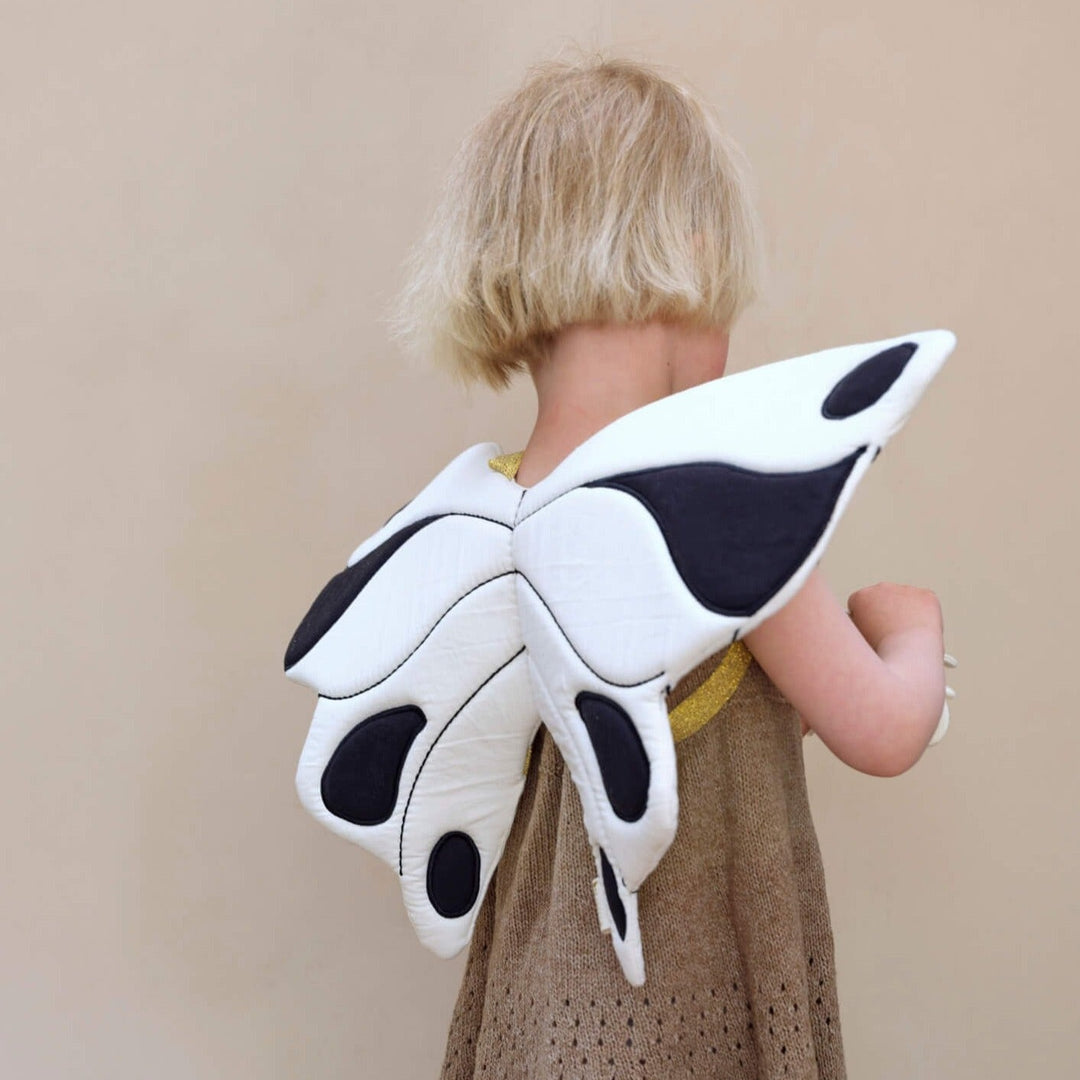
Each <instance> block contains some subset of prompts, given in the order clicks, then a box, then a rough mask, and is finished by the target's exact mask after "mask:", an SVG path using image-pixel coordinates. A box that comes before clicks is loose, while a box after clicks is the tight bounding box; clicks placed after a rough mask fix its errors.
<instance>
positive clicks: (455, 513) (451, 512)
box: [381, 502, 513, 529]
mask: <svg viewBox="0 0 1080 1080" xmlns="http://www.w3.org/2000/svg"><path fill="white" fill-rule="evenodd" d="M411 504H413V503H411V502H406V503H405V505H404V507H402V510H405V509H407V508H408V507H410V505H411ZM401 512H402V511H401V510H399V511H396V512H395V513H394V514H392V515H391V516H390V517H388V518H387V521H386V522H384V523H383V525H382V526H381V528H383V529H384V528H386V527H387V525H389V524H390V523H391V522H392V521H393V519H394V518H395V517H396V516H397V514H400V513H401ZM438 516H440V517H477V518H480V521H482V522H490V523H491V524H492V525H500V526H501V527H502V528H504V529H513V525H508V524H507V523H505V522H500V521H498V519H497V518H495V517H488V516H487V515H486V514H470V513H469V512H468V511H465V510H447V511H444V512H442V513H440V514H438ZM407 527H408V526H404V525H403V526H402V528H407Z"/></svg>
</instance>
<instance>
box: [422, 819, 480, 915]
mask: <svg viewBox="0 0 1080 1080" xmlns="http://www.w3.org/2000/svg"><path fill="white" fill-rule="evenodd" d="M479 893H480V852H479V850H478V849H477V847H476V844H475V843H473V839H472V837H471V836H469V835H468V833H463V832H448V833H444V834H443V835H442V836H440V837H439V839H438V840H436V841H435V846H434V847H433V848H432V849H431V855H430V856H429V857H428V867H427V894H428V899H429V900H430V901H431V906H432V907H433V908H434V909H435V910H436V911H437V912H438V913H439V914H440V915H441V916H442V917H443V918H444V919H457V918H460V917H461V916H462V915H465V914H467V913H468V912H469V911H470V910H472V906H473V904H475V903H476V897H477V896H478V895H479Z"/></svg>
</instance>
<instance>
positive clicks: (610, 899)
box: [600, 848, 626, 941]
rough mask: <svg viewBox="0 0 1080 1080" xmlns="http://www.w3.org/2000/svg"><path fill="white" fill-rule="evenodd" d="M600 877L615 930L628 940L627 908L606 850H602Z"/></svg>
mask: <svg viewBox="0 0 1080 1080" xmlns="http://www.w3.org/2000/svg"><path fill="white" fill-rule="evenodd" d="M600 877H601V879H602V880H603V882H604V896H606V897H607V905H608V910H609V911H610V912H611V917H612V919H614V920H615V929H616V931H617V932H618V934H619V937H620V938H622V939H623V940H624V941H625V940H626V908H624V907H623V902H622V899H621V898H620V897H619V887H618V885H616V883H615V871H614V870H612V869H611V863H609V862H608V860H607V856H606V855H605V854H604V849H603V848H600Z"/></svg>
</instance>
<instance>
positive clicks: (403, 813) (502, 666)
mask: <svg viewBox="0 0 1080 1080" xmlns="http://www.w3.org/2000/svg"><path fill="white" fill-rule="evenodd" d="M524 651H525V646H524V645H522V646H521V648H520V649H518V651H517V652H516V653H514V655H513V656H511V657H510V659H509V660H507V661H506V662H505V663H503V664H500V665H499V666H498V667H497V668H496V669H495V670H494V671H493V672H492V673H491V674H490V675H489V676H488V677H487V678H486V679H485V680H484V681H483V682H482V683H481V684H480V685H479V686H478V687H477V688H476V689H475V690H474V691H473V692H472V693H471V694H470V695H469V696H468V697H467V698H466V699H465V700H464V701H463V702H462V703H461V705H460V706H459V707H458V708H457V709H456V710H455V712H454V715H453V716H451V717H450V719H449V720H447V721H446V723H445V724H443V726H442V730H441V731H440V732H439V734H438V735H436V736H435V738H434V739H432V740H431V745H430V746H429V747H428V748H427V753H426V754H425V755H424V759H423V761H421V762H420V767H419V768H418V769H417V770H416V775H415V776H414V777H413V782H412V786H411V787H410V788H409V797H408V798H407V799H406V800H405V808H404V809H403V810H402V811H401V830H400V831H399V833H398V876H399V877H400V876H401V875H402V873H404V871H403V870H402V858H403V857H402V851H403V849H404V847H405V821H406V819H407V818H408V816H409V803H411V802H412V797H413V792H414V791H415V790H416V784H417V782H418V781H419V779H420V774H421V773H422V772H423V771H424V766H425V765H426V764H427V759H428V758H429V757H430V756H431V751H432V750H434V749H435V744H436V743H437V742H438V741H439V740H440V739H441V738H442V737H443V735H444V734H445V732H446V730H447V729H448V728H449V727H450V725H451V724H452V723H453V722H454V721H455V720H456V719H457V718H458V717H459V716H460V715H461V711H462V710H463V709H464V708H465V706H466V705H468V704H469V702H470V701H472V699H473V698H474V697H476V695H477V694H479V693H480V691H481V690H483V689H484V687H485V686H487V684H488V683H489V682H491V680H492V679H494V678H495V676H496V675H498V674H499V672H500V671H503V670H504V669H505V668H508V667H509V666H510V665H511V664H512V663H513V662H514V661H515V660H516V659H517V658H518V657H519V656H520V655H521V654H522V653H523V652H524Z"/></svg>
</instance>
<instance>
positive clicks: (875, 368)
mask: <svg viewBox="0 0 1080 1080" xmlns="http://www.w3.org/2000/svg"><path fill="white" fill-rule="evenodd" d="M918 347H919V346H918V345H916V344H915V342H914V341H905V342H904V344H903V345H893V346H892V347H891V348H888V349H885V350H883V351H882V352H879V353H876V354H875V355H874V356H871V357H870V358H869V359H867V360H864V361H863V362H862V363H861V364H859V365H858V366H857V367H854V368H852V370H851V371H849V372H848V373H847V374H846V375H845V376H844V377H843V378H842V379H841V380H840V381H839V382H838V383H837V384H836V385H835V386H834V387H833V388H832V390H830V391H829V396H828V397H827V398H826V399H825V401H824V403H823V404H822V406H821V415H822V416H824V417H825V419H826V420H845V419H847V417H849V416H854V415H855V413H857V412H862V411H863V409H868V408H869V407H870V406H871V405H873V404H874V402H876V401H879V400H880V399H881V398H882V397H883V396H884V395H885V393H886V392H887V391H888V389H889V387H890V386H892V384H893V383H894V382H896V380H897V379H899V378H900V373H901V372H902V371H903V370H904V367H905V366H906V364H907V362H908V361H909V360H910V359H911V358H912V357H913V356H914V355H915V350H916V349H917V348H918Z"/></svg>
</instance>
